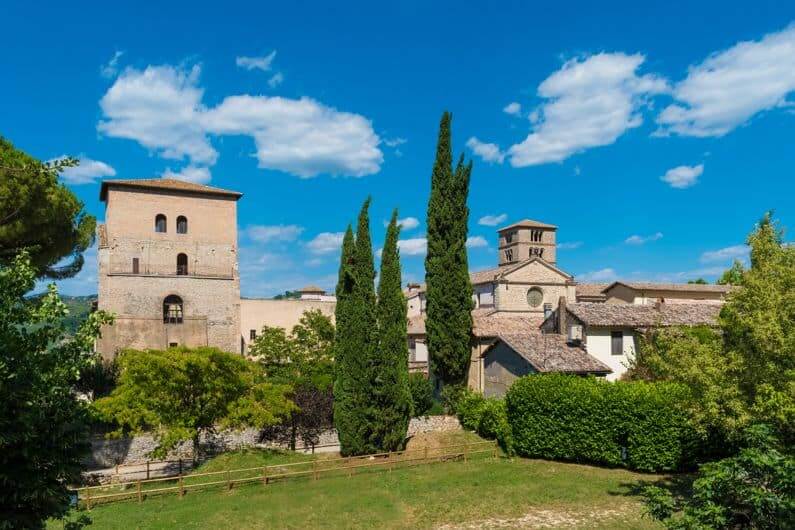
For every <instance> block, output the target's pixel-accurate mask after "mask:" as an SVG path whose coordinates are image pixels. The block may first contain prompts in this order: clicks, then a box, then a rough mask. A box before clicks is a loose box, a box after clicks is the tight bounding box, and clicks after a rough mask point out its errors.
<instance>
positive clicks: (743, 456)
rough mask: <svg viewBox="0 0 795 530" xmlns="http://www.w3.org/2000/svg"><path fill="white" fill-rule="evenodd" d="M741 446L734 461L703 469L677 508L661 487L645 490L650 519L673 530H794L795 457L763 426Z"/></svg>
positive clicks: (752, 432) (731, 459)
mask: <svg viewBox="0 0 795 530" xmlns="http://www.w3.org/2000/svg"><path fill="white" fill-rule="evenodd" d="M743 445H744V447H743V449H741V450H740V452H739V453H738V454H737V455H736V456H733V457H731V458H725V459H723V460H719V461H716V462H710V463H708V464H704V465H702V466H701V468H700V469H699V474H698V477H697V478H696V480H695V481H694V482H693V492H692V495H690V496H689V498H687V499H684V500H682V502H680V503H679V504H677V503H676V501H675V500H674V497H673V496H672V495H671V494H670V492H668V491H666V490H664V489H662V488H659V487H656V486H651V487H648V488H646V490H645V491H644V496H645V498H646V505H647V510H648V513H649V515H651V516H652V517H653V518H655V519H658V520H661V521H663V523H664V524H665V526H666V527H667V528H670V529H672V530H673V529H676V530H685V529H688V530H700V529H706V528H758V529H771V530H772V529H778V528H791V527H792V526H791V525H792V524H793V523H795V458H793V456H792V454H786V453H782V452H781V451H780V450H779V448H778V447H777V440H775V438H774V437H773V436H771V430H770V429H769V428H768V427H767V426H765V425H755V426H753V427H752V428H750V429H748V431H746V436H745V440H744V443H743Z"/></svg>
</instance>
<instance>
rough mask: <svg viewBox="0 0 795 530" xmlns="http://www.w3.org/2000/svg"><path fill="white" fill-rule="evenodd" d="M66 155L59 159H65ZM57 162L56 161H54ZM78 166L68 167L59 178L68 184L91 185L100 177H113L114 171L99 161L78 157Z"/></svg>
mask: <svg viewBox="0 0 795 530" xmlns="http://www.w3.org/2000/svg"><path fill="white" fill-rule="evenodd" d="M65 156H66V155H64V156H63V157H60V158H65ZM56 160H57V159H56ZM78 160H79V161H80V165H78V166H75V167H68V168H66V169H64V170H63V171H62V172H61V178H62V179H63V180H64V182H66V183H68V184H75V185H77V184H91V183H92V182H94V181H95V180H96V179H99V178H102V177H115V176H116V170H115V169H113V168H112V167H111V166H110V165H109V164H106V163H105V162H101V161H99V160H91V159H90V158H84V157H80V158H79V159H78ZM53 161H54V160H51V161H50V162H53Z"/></svg>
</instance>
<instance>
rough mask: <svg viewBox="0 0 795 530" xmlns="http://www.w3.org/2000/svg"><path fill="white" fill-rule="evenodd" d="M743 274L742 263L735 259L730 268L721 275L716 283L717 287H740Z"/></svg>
mask: <svg viewBox="0 0 795 530" xmlns="http://www.w3.org/2000/svg"><path fill="white" fill-rule="evenodd" d="M744 272H745V267H743V263H742V262H741V261H740V260H738V259H736V260H734V262H733V263H732V266H731V267H729V268H728V269H726V271H725V272H724V273H723V275H722V276H721V277H720V278H718V281H717V282H716V283H717V284H718V285H742V284H743V273H744Z"/></svg>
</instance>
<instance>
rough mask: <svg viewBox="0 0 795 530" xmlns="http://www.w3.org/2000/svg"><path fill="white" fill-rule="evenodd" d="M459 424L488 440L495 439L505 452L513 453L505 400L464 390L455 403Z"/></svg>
mask: <svg viewBox="0 0 795 530" xmlns="http://www.w3.org/2000/svg"><path fill="white" fill-rule="evenodd" d="M456 406H457V408H456V413H457V416H458V421H459V422H461V426H462V427H464V428H465V429H468V430H470V431H474V432H476V433H478V434H479V435H480V436H481V437H483V438H487V439H489V440H497V441H498V442H499V443H500V446H501V447H502V448H503V449H504V450H505V452H506V453H508V454H512V453H513V435H512V432H511V426H510V424H509V423H508V415H507V409H506V407H505V400H503V399H496V398H489V399H486V398H485V397H483V395H482V394H479V393H476V392H472V391H469V390H466V391H464V392H463V393H461V395H460V396H459V398H458V400H457V403H456Z"/></svg>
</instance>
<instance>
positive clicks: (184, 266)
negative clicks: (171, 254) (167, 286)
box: [177, 254, 188, 276]
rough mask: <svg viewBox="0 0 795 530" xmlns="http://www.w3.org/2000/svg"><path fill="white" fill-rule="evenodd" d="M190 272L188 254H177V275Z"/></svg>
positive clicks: (184, 274)
mask: <svg viewBox="0 0 795 530" xmlns="http://www.w3.org/2000/svg"><path fill="white" fill-rule="evenodd" d="M187 274H188V255H187V254H177V276H186V275H187Z"/></svg>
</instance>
